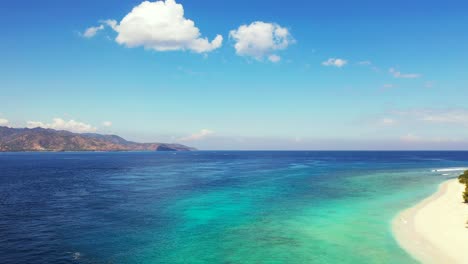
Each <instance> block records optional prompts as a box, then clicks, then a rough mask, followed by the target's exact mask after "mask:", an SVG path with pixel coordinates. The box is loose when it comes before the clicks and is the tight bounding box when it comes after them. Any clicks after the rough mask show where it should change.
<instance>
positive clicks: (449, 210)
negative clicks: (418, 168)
mask: <svg viewBox="0 0 468 264" xmlns="http://www.w3.org/2000/svg"><path fill="white" fill-rule="evenodd" d="M463 191H464V185H462V184H460V183H459V182H458V180H456V179H454V180H449V181H447V182H444V183H443V184H441V186H440V188H439V190H438V191H437V193H435V194H434V195H432V196H431V197H429V198H427V199H425V200H424V201H422V202H421V203H419V204H417V205H416V206H414V207H411V208H409V209H407V210H405V211H403V212H401V213H400V214H399V215H398V216H397V217H396V218H395V219H394V220H393V223H392V227H393V233H394V235H395V238H396V240H397V241H398V243H399V244H400V246H401V247H402V248H403V249H405V250H406V251H407V252H408V253H410V254H411V256H413V257H414V258H415V259H417V260H418V261H420V262H422V263H464V264H467V263H468V228H467V221H468V205H466V204H464V203H463V201H462V197H461V195H462V192H463Z"/></svg>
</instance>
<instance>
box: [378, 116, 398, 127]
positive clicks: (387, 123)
mask: <svg viewBox="0 0 468 264" xmlns="http://www.w3.org/2000/svg"><path fill="white" fill-rule="evenodd" d="M379 123H380V124H381V125H384V126H393V125H395V124H396V123H397V121H396V120H395V119H393V118H389V117H384V118H382V119H381V120H380V122H379Z"/></svg>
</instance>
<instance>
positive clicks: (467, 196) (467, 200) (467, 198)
mask: <svg viewBox="0 0 468 264" xmlns="http://www.w3.org/2000/svg"><path fill="white" fill-rule="evenodd" d="M463 201H465V203H468V185H466V187H465V192H464V193H463Z"/></svg>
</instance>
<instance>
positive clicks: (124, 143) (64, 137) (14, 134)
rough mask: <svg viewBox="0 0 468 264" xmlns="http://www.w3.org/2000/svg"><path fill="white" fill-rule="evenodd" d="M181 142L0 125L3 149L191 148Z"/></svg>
mask: <svg viewBox="0 0 468 264" xmlns="http://www.w3.org/2000/svg"><path fill="white" fill-rule="evenodd" d="M192 150H195V149H194V148H191V147H188V146H184V145H181V144H168V143H137V142H132V141H128V140H125V139H123V138H122V137H119V136H116V135H101V134H94V133H83V134H79V133H73V132H69V131H65V130H54V129H45V128H40V127H37V128H32V129H29V128H10V127H0V152H20V151H192Z"/></svg>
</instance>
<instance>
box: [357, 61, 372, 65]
mask: <svg viewBox="0 0 468 264" xmlns="http://www.w3.org/2000/svg"><path fill="white" fill-rule="evenodd" d="M357 64H358V65H364V66H365V65H372V62H371V61H359V62H358V63H357Z"/></svg>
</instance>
